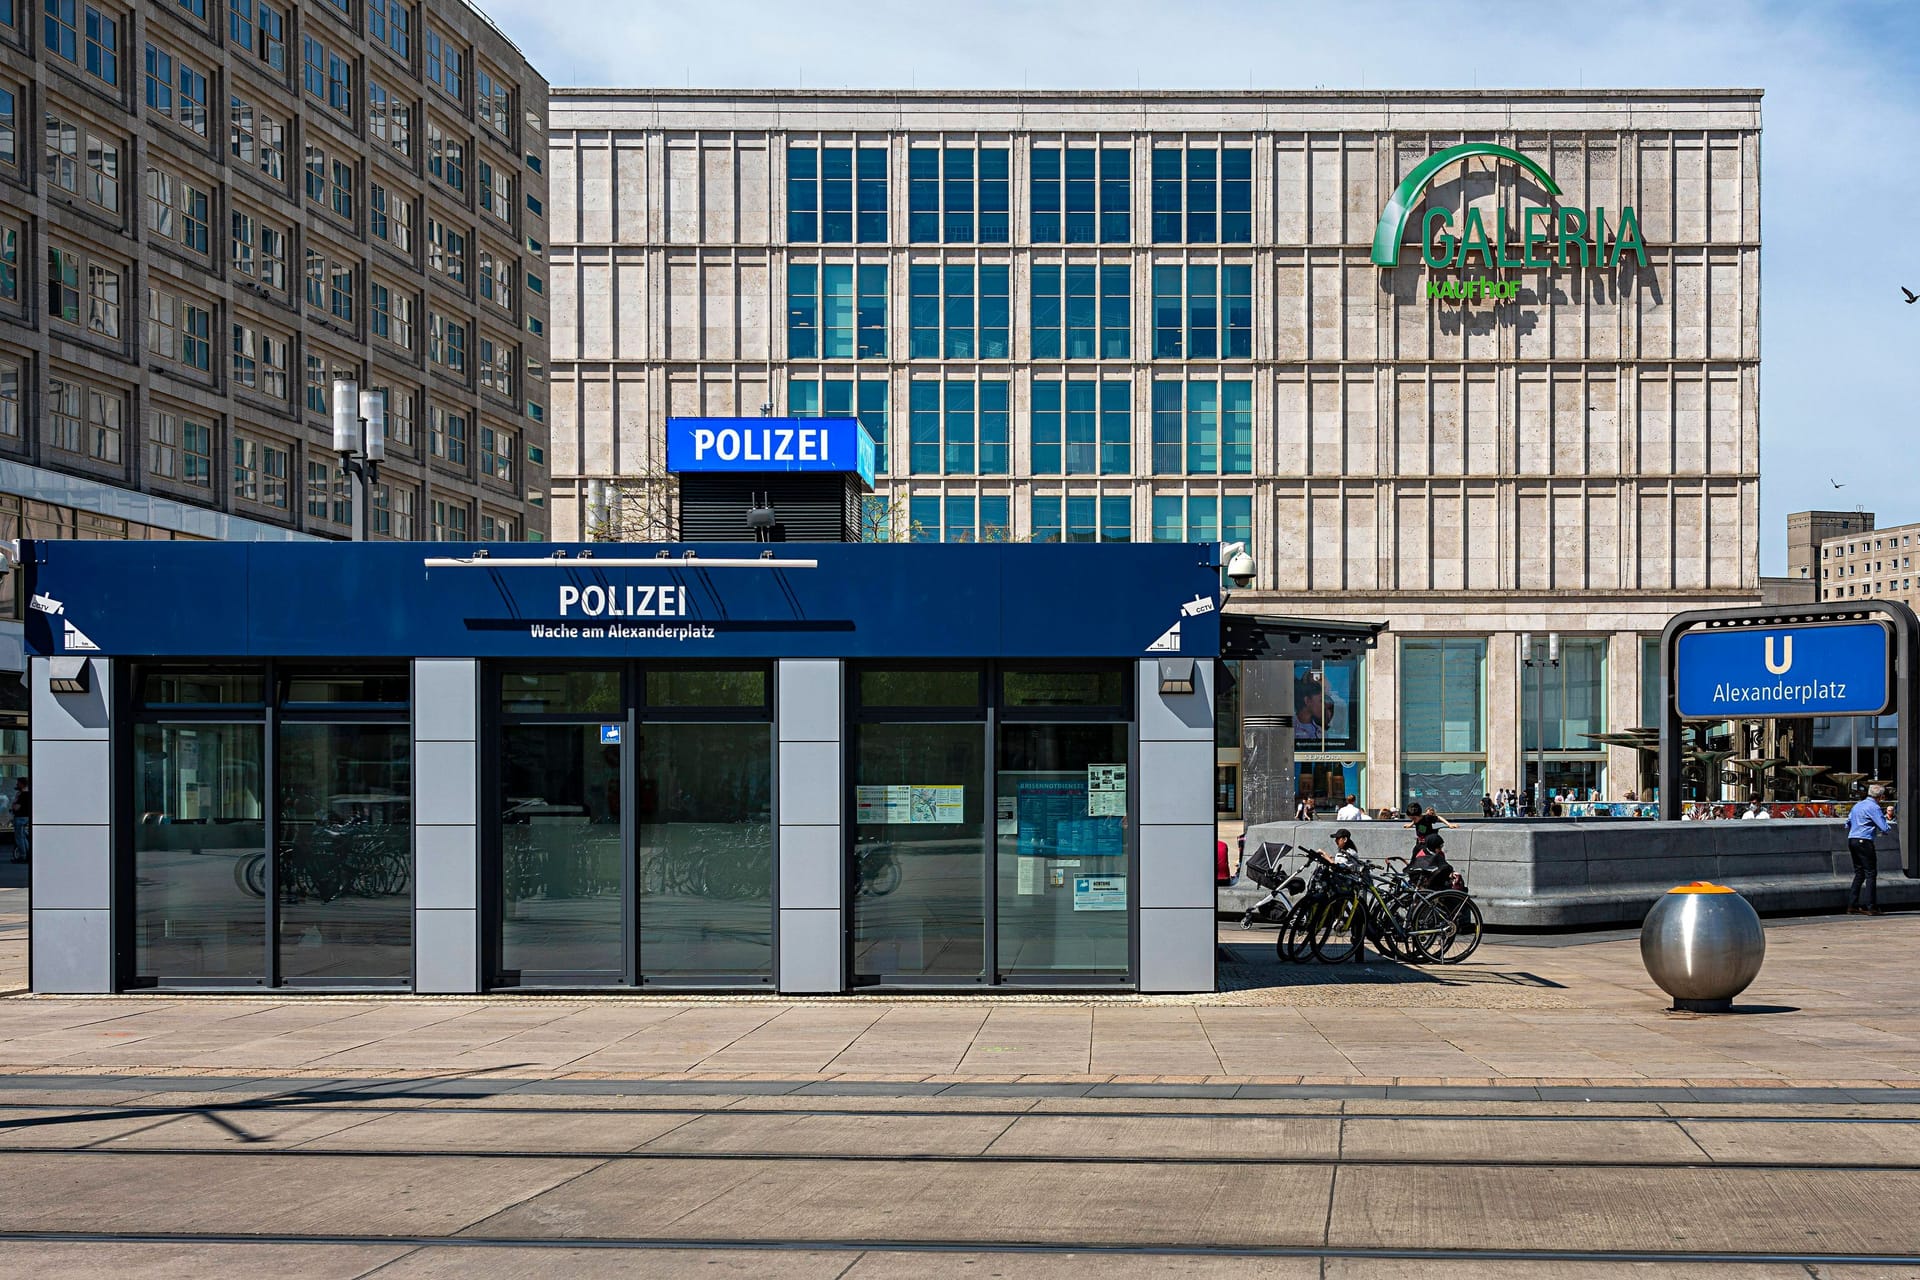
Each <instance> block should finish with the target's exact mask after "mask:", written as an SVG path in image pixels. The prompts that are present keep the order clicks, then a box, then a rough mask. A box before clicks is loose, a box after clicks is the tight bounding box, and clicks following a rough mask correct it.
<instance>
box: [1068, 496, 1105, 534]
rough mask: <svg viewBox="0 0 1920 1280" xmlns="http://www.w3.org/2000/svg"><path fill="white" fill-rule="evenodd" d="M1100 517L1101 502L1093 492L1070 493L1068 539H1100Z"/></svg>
mask: <svg viewBox="0 0 1920 1280" xmlns="http://www.w3.org/2000/svg"><path fill="white" fill-rule="evenodd" d="M1099 517H1100V504H1099V502H1098V500H1097V499H1095V498H1094V496H1093V495H1092V494H1075V493H1070V494H1068V495H1067V531H1066V541H1068V542H1097V541H1099V539H1100V526H1099V523H1098V522H1099Z"/></svg>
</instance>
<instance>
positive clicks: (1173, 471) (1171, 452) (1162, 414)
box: [1153, 382, 1186, 475]
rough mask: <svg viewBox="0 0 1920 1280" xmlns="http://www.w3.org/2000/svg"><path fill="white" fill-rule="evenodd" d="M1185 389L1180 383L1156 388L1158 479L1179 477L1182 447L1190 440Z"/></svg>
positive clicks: (1163, 383)
mask: <svg viewBox="0 0 1920 1280" xmlns="http://www.w3.org/2000/svg"><path fill="white" fill-rule="evenodd" d="M1183 394H1184V393H1183V391H1182V386H1181V384H1180V383H1178V382H1155V383H1154V384H1153V469H1154V472H1155V474H1157V475H1178V474H1180V472H1181V471H1182V470H1184V468H1183V467H1182V466H1181V462H1180V446H1181V442H1182V440H1183V439H1184V438H1185V436H1186V428H1185V425H1184V423H1183V420H1182V412H1183V409H1182V405H1181V399H1182V396H1183Z"/></svg>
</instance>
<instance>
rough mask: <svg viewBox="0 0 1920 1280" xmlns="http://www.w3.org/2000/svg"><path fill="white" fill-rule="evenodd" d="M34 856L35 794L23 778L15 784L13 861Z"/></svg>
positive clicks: (22, 860) (24, 859)
mask: <svg viewBox="0 0 1920 1280" xmlns="http://www.w3.org/2000/svg"><path fill="white" fill-rule="evenodd" d="M32 856H33V792H32V790H31V789H30V788H29V787H28V785H27V780H26V779H25V778H24V777H23V778H21V779H20V780H19V781H18V782H16V783H14V784H13V860H14V861H15V862H25V861H26V860H27V859H28V858H31V857H32Z"/></svg>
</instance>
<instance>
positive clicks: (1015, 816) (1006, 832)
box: [993, 796, 1020, 836]
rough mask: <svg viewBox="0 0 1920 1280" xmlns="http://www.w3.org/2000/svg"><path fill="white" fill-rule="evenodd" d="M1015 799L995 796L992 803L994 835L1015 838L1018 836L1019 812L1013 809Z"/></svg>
mask: <svg viewBox="0 0 1920 1280" xmlns="http://www.w3.org/2000/svg"><path fill="white" fill-rule="evenodd" d="M1016 801H1017V797H1014V796H996V797H994V801H993V813H994V834H995V835H1000V836H1017V835H1019V834H1020V811H1019V810H1018V809H1017V808H1016V807H1015V805H1016Z"/></svg>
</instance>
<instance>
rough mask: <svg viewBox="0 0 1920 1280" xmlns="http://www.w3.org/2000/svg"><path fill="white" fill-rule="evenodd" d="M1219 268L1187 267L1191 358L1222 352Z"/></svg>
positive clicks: (1215, 354) (1207, 358) (1188, 333)
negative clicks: (1218, 291)
mask: <svg viewBox="0 0 1920 1280" xmlns="http://www.w3.org/2000/svg"><path fill="white" fill-rule="evenodd" d="M1218 276H1219V269H1218V268H1216V267H1203V266H1195V267H1188V268H1187V358H1188V359H1190V360H1214V359H1218V358H1219V355H1220V299H1219V296H1218V293H1217V289H1218V285H1219V282H1218Z"/></svg>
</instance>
